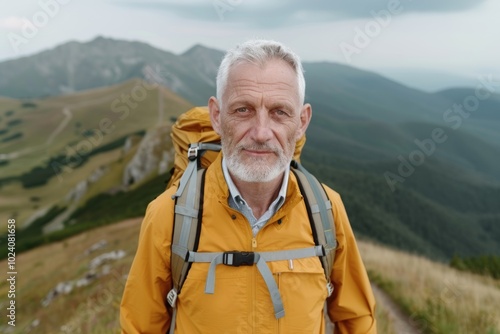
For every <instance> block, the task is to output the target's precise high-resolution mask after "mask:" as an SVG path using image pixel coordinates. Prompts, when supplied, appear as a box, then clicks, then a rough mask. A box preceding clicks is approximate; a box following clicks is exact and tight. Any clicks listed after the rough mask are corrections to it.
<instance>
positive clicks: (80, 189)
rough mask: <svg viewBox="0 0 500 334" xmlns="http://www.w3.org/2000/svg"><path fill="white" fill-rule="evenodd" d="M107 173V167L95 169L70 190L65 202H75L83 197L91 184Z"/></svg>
mask: <svg viewBox="0 0 500 334" xmlns="http://www.w3.org/2000/svg"><path fill="white" fill-rule="evenodd" d="M107 171H108V168H107V167H102V166H101V167H99V168H97V169H95V170H94V171H93V172H92V173H91V174H90V175H89V177H88V178H87V179H85V180H83V181H80V182H78V184H77V185H76V186H75V187H74V188H73V189H71V190H70V192H69V193H68V194H67V195H66V201H68V202H77V201H78V200H79V199H80V198H82V197H83V195H85V193H86V192H87V190H88V188H89V186H90V185H91V184H92V183H96V182H97V181H99V179H101V177H103V175H104V174H106V172H107Z"/></svg>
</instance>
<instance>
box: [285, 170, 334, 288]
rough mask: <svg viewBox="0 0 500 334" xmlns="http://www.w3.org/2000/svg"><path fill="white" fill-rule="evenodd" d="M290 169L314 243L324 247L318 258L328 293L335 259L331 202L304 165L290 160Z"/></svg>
mask: <svg viewBox="0 0 500 334" xmlns="http://www.w3.org/2000/svg"><path fill="white" fill-rule="evenodd" d="M291 170H292V172H293V173H294V174H295V176H296V178H297V181H298V183H299V188H300V192H301V193H302V196H304V198H305V204H306V208H307V214H308V216H309V222H310V223H311V229H312V232H313V237H314V242H315V243H316V245H321V246H323V249H324V255H323V256H320V259H321V264H322V265H323V269H324V271H325V276H326V278H327V283H328V292H329V295H330V294H331V293H332V292H333V288H332V286H331V284H330V282H331V281H330V274H331V272H332V268H333V262H334V260H335V250H336V247H337V240H336V234H335V221H334V217H333V212H332V203H331V202H330V199H329V198H328V195H327V194H326V191H325V189H324V188H323V186H322V185H321V183H320V182H319V181H318V179H316V177H314V175H312V174H311V173H309V172H308V171H307V170H306V169H305V168H304V166H302V165H301V164H300V163H298V162H296V161H292V169H291Z"/></svg>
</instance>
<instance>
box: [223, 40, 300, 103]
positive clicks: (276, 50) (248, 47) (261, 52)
mask: <svg viewBox="0 0 500 334" xmlns="http://www.w3.org/2000/svg"><path fill="white" fill-rule="evenodd" d="M271 59H281V60H284V61H285V62H286V63H287V64H289V65H290V66H292V68H293V70H294V71H295V73H296V74H297V83H298V88H299V100H300V102H301V104H304V98H305V94H306V81H305V79H304V69H303V67H302V63H301V62H300V58H299V56H297V55H296V54H295V53H294V52H293V51H292V50H291V49H289V48H288V47H286V46H285V45H283V44H281V43H279V42H276V41H271V40H249V41H247V42H245V43H243V44H240V45H238V46H236V47H235V48H234V49H231V50H229V51H228V52H227V53H226V55H225V56H224V58H223V59H222V62H221V64H220V66H219V71H218V72H217V100H218V101H219V106H221V105H222V94H223V93H224V91H225V89H226V86H227V78H228V76H229V71H230V70H231V68H232V67H233V66H235V65H237V64H239V63H242V62H248V63H251V64H255V65H258V66H263V65H265V64H266V63H267V62H268V61H269V60H271Z"/></svg>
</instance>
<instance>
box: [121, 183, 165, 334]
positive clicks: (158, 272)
mask: <svg viewBox="0 0 500 334" xmlns="http://www.w3.org/2000/svg"><path fill="white" fill-rule="evenodd" d="M172 202H173V201H172V199H171V198H170V196H169V195H168V194H166V193H163V194H162V195H160V196H159V197H157V198H156V199H155V200H154V201H152V202H151V203H150V204H149V205H148V208H147V210H146V215H145V217H144V220H143V222H142V225H141V232H140V235H139V245H138V247H137V252H136V255H135V258H134V261H133V263H132V267H131V269H130V273H129V275H128V278H127V283H126V284H125V290H124V293H123V297H122V301H121V307H120V325H121V329H122V334H137V333H141V334H144V333H166V332H167V330H168V328H169V326H170V307H168V308H167V304H166V299H165V297H166V295H167V293H168V291H170V289H171V287H172V282H171V276H170V243H171V237H169V236H171V234H172V224H173V223H172V220H173V213H172V210H173V209H172V207H173V203H172Z"/></svg>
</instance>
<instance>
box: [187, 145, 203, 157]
mask: <svg viewBox="0 0 500 334" xmlns="http://www.w3.org/2000/svg"><path fill="white" fill-rule="evenodd" d="M199 149H200V147H199V146H198V143H193V144H191V145H190V146H189V148H188V152H187V156H188V159H189V160H190V161H193V160H196V157H198V150H199Z"/></svg>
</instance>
